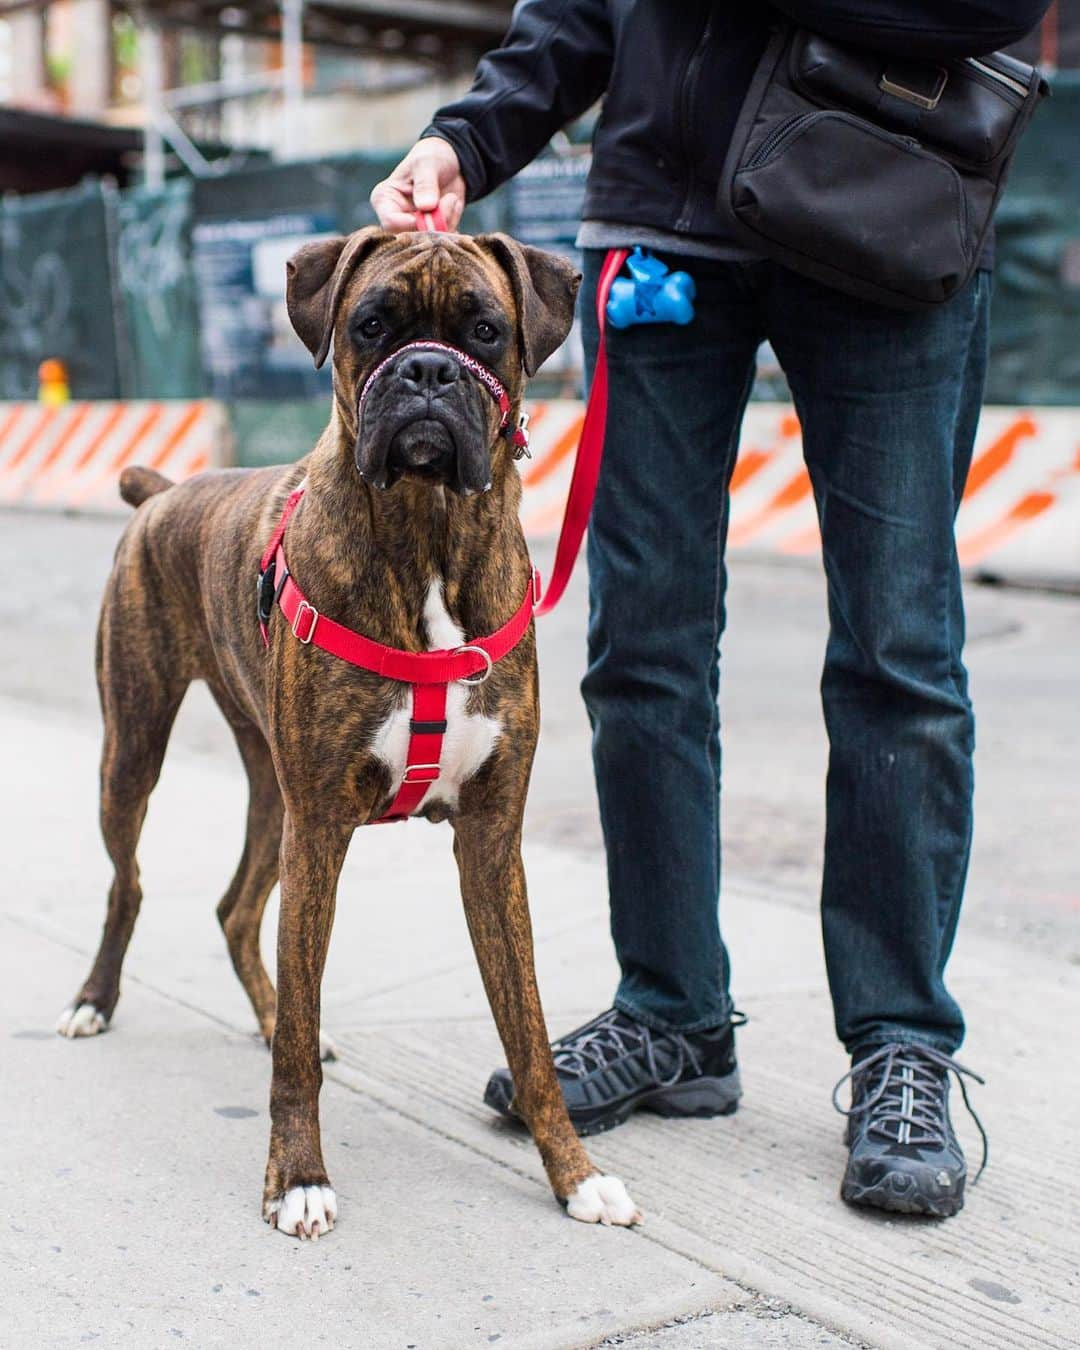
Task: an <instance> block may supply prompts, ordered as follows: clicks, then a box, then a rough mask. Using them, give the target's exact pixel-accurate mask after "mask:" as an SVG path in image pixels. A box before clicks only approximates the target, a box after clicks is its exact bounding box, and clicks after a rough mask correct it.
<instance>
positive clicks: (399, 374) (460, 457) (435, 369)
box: [357, 339, 529, 495]
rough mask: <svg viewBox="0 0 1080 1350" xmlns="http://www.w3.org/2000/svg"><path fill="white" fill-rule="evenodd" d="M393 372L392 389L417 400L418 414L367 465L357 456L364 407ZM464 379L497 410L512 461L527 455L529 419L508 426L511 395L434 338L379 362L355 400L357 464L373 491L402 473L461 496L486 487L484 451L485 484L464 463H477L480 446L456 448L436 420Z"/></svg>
mask: <svg viewBox="0 0 1080 1350" xmlns="http://www.w3.org/2000/svg"><path fill="white" fill-rule="evenodd" d="M391 369H392V373H393V376H394V379H395V383H396V386H397V387H398V388H400V389H403V390H404V392H405V393H406V395H407V396H408V397H409V398H410V399H411V400H415V402H416V406H417V408H418V409H419V410H421V411H419V412H418V415H417V416H416V417H414V418H412V419H411V420H410V421H407V422H405V423H404V425H402V426H401V427H399V428H398V429H397V430H396V431H395V432H394V433H393V434H392V436H391V438H390V441H389V443H388V445H387V446H386V448H385V453H384V454H383V455H382V456H381V457H378V462H376V463H374V464H370V465H365V463H364V459H365V456H364V455H363V454H362V453H361V451H360V443H361V441H362V439H363V430H362V429H363V421H364V410H365V406H366V404H367V401H368V399H369V397H370V395H371V392H372V390H373V388H374V387H375V385H376V384H377V382H379V381H380V380H382V379H384V378H385V377H386V376H387V375H388V374H390V373H391ZM466 374H468V375H472V376H473V377H474V378H475V379H476V380H477V381H478V382H479V383H480V384H481V385H482V386H483V388H484V389H486V390H487V392H488V394H490V396H491V397H492V399H493V400H494V401H495V403H496V405H497V406H498V409H499V413H500V422H499V428H498V434H499V435H500V436H505V437H506V438H507V439H508V440H509V441H510V444H511V447H512V453H513V454H514V457H515V458H516V459H519V458H521V456H522V455H527V454H528V452H529V451H528V446H529V437H528V431H527V429H526V426H527V421H528V419H527V417H526V416H524V415H523V416H522V417H521V419H520V421H519V423H518V425H517V426H516V427H511V411H512V409H511V405H510V396H509V395H508V394H507V392H506V387H505V386H504V385H503V383H502V381H501V380H500V379H499V377H498V376H497V375H496V374H495V372H494V371H493V370H490V369H489V368H488V367H487V366H485V365H484V364H483V363H482V362H480V361H477V360H476V358H475V357H473V356H470V355H469V353H468V352H464V351H462V350H461V349H460V348H458V347H454V346H451V345H450V344H449V343H446V342H438V341H435V340H434V339H432V340H420V341H416V342H409V343H406V344H405V346H403V347H399V348H398V349H397V350H396V351H394V352H391V353H390V355H389V356H387V357H385V358H384V359H383V360H382V361H380V362H379V364H378V365H377V366H376V367H375V368H374V370H372V371H371V373H370V374H369V375H368V377H367V379H366V380H365V381H364V383H363V386H362V388H361V390H360V395H359V398H358V400H357V428H358V446H357V450H358V453H357V464H358V466H359V468H360V471H361V473H362V474H363V475H364V477H365V478H366V479H368V481H370V482H371V483H372V485H373V486H375V487H379V488H387V487H390V486H392V484H393V483H394V482H396V481H397V479H398V478H400V477H401V475H402V474H403V473H405V472H409V473H411V474H412V475H413V476H416V477H420V478H430V479H433V480H435V481H438V482H444V483H448V484H449V485H450V486H451V487H453V488H455V490H457V491H459V492H462V493H463V494H465V495H468V494H470V493H472V492H476V491H483V490H484V489H485V488H486V487H488V486H490V483H489V482H488V478H489V470H490V463H489V461H487V447H486V446H484V447H483V458H484V460H485V462H486V463H487V464H488V471H485V472H484V473H483V474H481V475H480V476H481V477H482V478H483V479H484V481H483V482H480V481H472V480H473V479H474V478H476V476H477V475H476V474H475V473H470V472H469V471H468V468H467V466H466V465H465V463H464V462H463V461H465V460H473V459H476V458H477V452H478V451H479V450H480V449H481V447H479V446H473V447H469V446H465V447H463V446H458V445H456V444H455V437H454V434H453V432H452V430H451V426H450V425H448V423H447V421H444V420H443V419H442V418H441V417H440V416H439V415H438V414H439V412H440V410H441V409H440V405H442V407H445V406H446V404H445V403H444V402H443V401H444V400H446V401H447V402H449V401H450V400H453V399H454V398H455V396H456V395H458V394H459V392H460V389H459V387H460V383H461V380H462V377H463V375H466ZM425 412H426V414H427V415H424V414H425ZM470 450H471V452H472V453H469V452H470Z"/></svg>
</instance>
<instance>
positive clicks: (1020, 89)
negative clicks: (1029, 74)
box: [964, 56, 1028, 98]
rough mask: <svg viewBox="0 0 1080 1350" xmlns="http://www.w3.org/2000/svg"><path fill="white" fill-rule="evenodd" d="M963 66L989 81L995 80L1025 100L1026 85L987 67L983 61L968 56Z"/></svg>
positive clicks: (991, 67) (1000, 71)
mask: <svg viewBox="0 0 1080 1350" xmlns="http://www.w3.org/2000/svg"><path fill="white" fill-rule="evenodd" d="M964 64H965V65H966V66H970V67H971V68H972V69H973V70H977V71H979V72H980V74H982V75H985V76H987V77H988V78H989V79H991V80H996V81H997V83H998V84H1003V85H1004V86H1005V88H1006V89H1011V90H1012V91H1013V93H1014V94H1019V95H1020V97H1021V98H1027V96H1028V87H1027V85H1025V84H1021V83H1020V81H1019V80H1016V79H1013V77H1012V76H1011V75H1006V74H1005V72H1004V71H1003V70H997V69H996V68H995V67H994V66H990V65H987V64H986V62H985V61H979V60H977V59H976V58H975V57H974V56H969V57H968V59H967V60H966V61H965V62H964Z"/></svg>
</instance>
